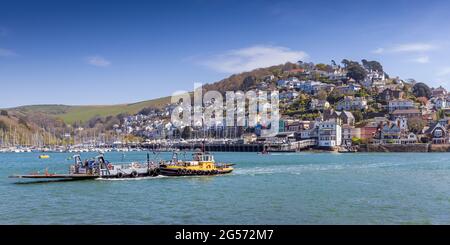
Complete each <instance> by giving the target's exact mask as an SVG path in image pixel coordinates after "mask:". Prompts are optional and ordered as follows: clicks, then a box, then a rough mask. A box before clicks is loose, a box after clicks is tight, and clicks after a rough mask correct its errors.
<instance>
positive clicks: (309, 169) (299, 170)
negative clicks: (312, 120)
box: [235, 162, 408, 175]
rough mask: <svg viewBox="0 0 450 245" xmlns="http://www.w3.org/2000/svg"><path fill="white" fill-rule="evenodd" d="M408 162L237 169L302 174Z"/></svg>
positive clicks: (240, 171)
mask: <svg viewBox="0 0 450 245" xmlns="http://www.w3.org/2000/svg"><path fill="white" fill-rule="evenodd" d="M407 164H408V163H392V162H378V163H367V164H356V163H355V164H348V163H342V164H299V165H271V166H265V167H254V168H241V169H236V170H235V174H237V175H263V174H295V175H298V174H302V173H306V172H314V171H335V170H361V169H371V168H389V167H396V166H401V165H407Z"/></svg>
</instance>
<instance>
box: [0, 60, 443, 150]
mask: <svg viewBox="0 0 450 245" xmlns="http://www.w3.org/2000/svg"><path fill="white" fill-rule="evenodd" d="M238 77H239V76H238ZM231 78H236V76H234V77H233V76H232V77H231ZM231 80H232V79H229V80H224V81H221V82H219V83H216V84H211V85H207V86H206V87H207V88H215V89H217V88H218V89H219V90H220V88H223V89H225V88H230V84H231V82H230V81H231ZM227 81H228V82H229V83H230V84H227V83H226V82H227ZM232 82H233V84H231V85H232V87H233V88H238V89H241V90H244V91H249V90H255V91H270V90H278V91H279V101H280V103H279V106H280V113H281V118H280V121H279V133H278V134H277V135H275V136H271V137H262V136H261V130H262V129H264V128H267V127H271V125H262V124H258V125H256V126H255V127H246V126H235V125H227V124H226V122H225V119H224V121H223V122H220V123H217V124H215V125H214V126H209V127H207V126H205V125H203V124H202V123H200V124H195V125H194V126H193V127H184V128H181V129H179V128H177V127H175V126H174V125H173V124H172V122H171V120H170V116H171V114H172V112H173V110H174V109H175V108H176V107H177V103H175V104H167V105H165V106H163V107H159V108H157V107H148V108H144V109H142V110H141V111H139V112H138V113H137V114H134V115H129V114H126V113H121V114H118V115H115V116H108V117H100V116H97V117H94V118H92V119H90V120H88V121H87V122H76V123H73V124H66V123H64V122H61V121H58V120H57V119H54V118H52V119H48V118H45V120H47V121H49V120H50V121H52V120H53V121H52V122H53V123H51V124H50V126H48V125H47V124H46V125H45V126H42V122H43V121H45V120H44V119H42V120H40V122H41V121H42V122H41V123H36V122H32V121H27V120H25V119H23V117H21V116H20V115H17V114H14V113H11V112H10V111H7V110H2V111H1V115H0V151H3V152H6V151H18V152H21V151H32V150H58V151H83V150H88V149H90V150H92V149H96V148H98V149H101V148H104V149H122V150H125V149H127V150H128V149H139V148H143V147H147V148H152V149H154V150H156V149H160V150H173V149H175V148H178V149H195V148H196V147H199V145H201V144H206V145H207V146H208V147H209V149H210V150H216V151H301V150H307V149H323V150H339V151H342V152H355V151H370V150H372V151H409V150H412V149H416V148H414V147H413V146H412V145H415V146H417V147H418V148H417V149H423V150H420V151H429V150H430V149H434V150H439V149H440V150H445V151H447V150H450V147H447V145H450V144H449V142H450V141H449V139H450V137H449V133H448V129H449V117H448V115H449V114H450V96H449V94H448V93H447V90H446V89H445V88H443V87H442V86H439V87H435V88H434V87H429V86H428V85H426V84H425V83H422V82H417V81H415V80H414V79H402V78H399V77H390V76H389V75H388V74H387V73H386V72H385V71H384V70H383V66H382V65H381V64H380V63H379V62H377V61H368V60H362V61H361V62H356V61H351V60H346V59H345V60H342V61H341V62H340V63H337V62H335V61H331V63H330V64H322V63H320V64H314V63H311V62H302V61H299V62H297V63H286V64H284V65H279V66H273V67H269V68H262V69H258V70H256V71H254V72H250V73H246V76H244V77H242V76H241V77H239V80H238V82H237V85H236V79H234V80H233V81H232ZM221 92H224V91H223V90H222V91H221ZM205 104H207V103H205ZM35 118H36V117H34V119H35ZM35 120H36V119H35ZM47 121H45V122H47ZM13 122H16V123H15V124H14V123H13ZM26 128H28V129H29V130H28V131H26ZM30 128H35V129H33V130H31V129H30ZM36 128H37V129H36ZM21 129H22V130H21ZM403 146H406V147H403ZM402 147H403V148H402Z"/></svg>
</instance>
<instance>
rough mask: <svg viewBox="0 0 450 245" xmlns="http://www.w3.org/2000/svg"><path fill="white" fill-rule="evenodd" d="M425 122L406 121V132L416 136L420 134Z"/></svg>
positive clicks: (412, 119) (420, 120) (414, 119)
mask: <svg viewBox="0 0 450 245" xmlns="http://www.w3.org/2000/svg"><path fill="white" fill-rule="evenodd" d="M425 125H426V122H425V121H424V120H423V119H422V118H411V119H409V120H408V130H409V131H411V132H413V133H415V134H417V133H420V132H422V129H423V127H425Z"/></svg>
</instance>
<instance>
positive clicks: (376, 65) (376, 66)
mask: <svg viewBox="0 0 450 245" xmlns="http://www.w3.org/2000/svg"><path fill="white" fill-rule="evenodd" d="M361 63H362V65H363V66H364V68H366V69H367V70H372V71H378V72H384V71H383V66H382V65H381V64H380V62H378V61H375V60H372V61H368V60H365V59H364V60H361Z"/></svg>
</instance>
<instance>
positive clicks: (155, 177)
mask: <svg viewBox="0 0 450 245" xmlns="http://www.w3.org/2000/svg"><path fill="white" fill-rule="evenodd" d="M166 177H167V176H163V175H158V176H146V177H137V178H97V179H95V180H101V181H130V180H149V179H161V178H166Z"/></svg>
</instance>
